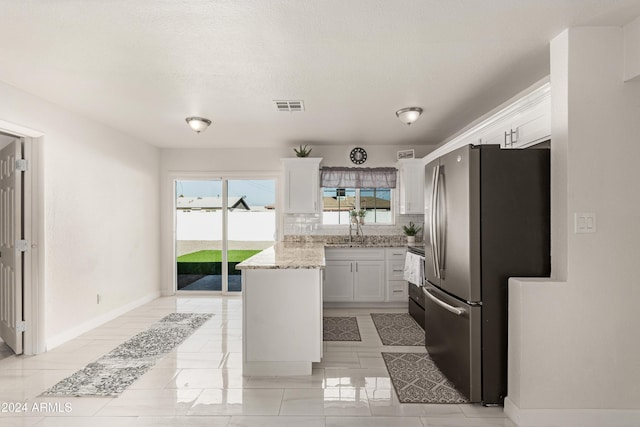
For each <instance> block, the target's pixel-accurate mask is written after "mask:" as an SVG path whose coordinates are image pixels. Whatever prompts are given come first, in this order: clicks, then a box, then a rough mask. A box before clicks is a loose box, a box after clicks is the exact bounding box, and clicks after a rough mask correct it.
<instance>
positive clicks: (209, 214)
mask: <svg viewBox="0 0 640 427" xmlns="http://www.w3.org/2000/svg"><path fill="white" fill-rule="evenodd" d="M175 189H176V193H175V194H176V203H175V206H176V216H175V217H176V241H175V248H176V255H177V259H176V262H177V269H176V270H177V277H176V284H177V286H176V288H177V290H178V291H219V292H223V293H227V292H239V291H241V290H242V284H241V280H240V278H241V276H240V271H238V270H236V269H235V266H236V265H237V264H238V263H239V262H242V261H243V260H245V259H247V258H249V257H250V256H252V255H255V254H256V253H258V252H260V251H261V250H263V249H265V248H267V247H269V246H271V245H273V243H274V241H275V238H276V212H275V205H276V203H275V193H276V182H275V180H274V179H225V178H221V179H217V180H177V181H176V185H175Z"/></svg>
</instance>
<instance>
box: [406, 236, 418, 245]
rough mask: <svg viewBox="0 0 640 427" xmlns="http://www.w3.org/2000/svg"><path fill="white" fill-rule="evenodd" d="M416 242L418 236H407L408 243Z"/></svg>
mask: <svg viewBox="0 0 640 427" xmlns="http://www.w3.org/2000/svg"><path fill="white" fill-rule="evenodd" d="M415 242H416V236H407V243H408V244H410V245H411V244H414V243H415Z"/></svg>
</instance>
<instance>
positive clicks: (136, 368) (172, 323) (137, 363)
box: [42, 313, 213, 397]
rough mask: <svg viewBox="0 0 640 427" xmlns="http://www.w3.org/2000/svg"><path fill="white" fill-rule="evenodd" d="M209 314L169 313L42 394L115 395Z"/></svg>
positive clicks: (173, 346) (178, 342)
mask: <svg viewBox="0 0 640 427" xmlns="http://www.w3.org/2000/svg"><path fill="white" fill-rule="evenodd" d="M212 316H213V314H207V313H203V314H201V313H172V314H169V315H167V316H165V317H164V318H162V319H161V320H159V321H158V322H156V323H154V324H153V325H151V327H150V328H149V329H147V330H145V331H143V332H140V333H139V334H137V335H135V336H134V337H133V338H131V339H129V340H127V341H125V342H124V343H122V344H120V345H119V346H118V347H116V348H114V349H113V350H112V351H111V352H109V353H107V354H106V355H104V356H102V357H101V358H100V359H98V360H97V361H95V362H93V363H89V364H88V365H87V366H85V367H84V368H83V369H81V370H79V371H78V372H76V373H74V374H73V375H71V376H70V377H67V378H65V379H64V380H62V381H60V382H59V383H57V384H56V385H54V386H53V387H51V388H50V389H49V390H47V391H45V392H44V393H42V396H94V397H95V396H98V397H100V396H104V397H107V396H117V395H119V394H120V393H122V392H123V391H124V390H125V389H126V388H127V387H129V386H130V385H131V384H132V383H133V382H134V381H136V380H137V379H138V378H140V377H141V376H142V375H143V374H144V373H145V372H147V371H148V370H149V369H151V367H153V365H155V363H156V361H158V360H159V359H160V358H162V356H164V355H165V354H166V353H168V352H170V351H171V350H173V349H174V348H175V347H176V346H178V345H179V344H180V343H182V342H183V341H184V340H185V339H186V338H187V337H188V336H189V335H191V334H192V333H193V332H194V331H195V330H196V329H198V328H199V327H200V326H202V325H203V324H204V323H205V322H206V321H207V320H209V319H210V318H211V317H212Z"/></svg>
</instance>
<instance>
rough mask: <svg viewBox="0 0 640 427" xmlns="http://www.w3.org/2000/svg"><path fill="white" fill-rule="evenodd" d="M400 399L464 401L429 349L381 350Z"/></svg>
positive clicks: (413, 400)
mask: <svg viewBox="0 0 640 427" xmlns="http://www.w3.org/2000/svg"><path fill="white" fill-rule="evenodd" d="M382 358H383V359H384V363H385V364H386V365H387V371H389V376H390V377H391V382H392V383H393V388H394V389H395V390H396V394H397V395H398V400H399V401H400V403H467V402H468V400H467V399H466V398H465V397H464V396H463V395H462V394H461V393H460V392H459V391H458V390H456V389H455V387H454V385H453V384H452V383H451V382H450V381H449V380H448V379H447V378H446V377H445V376H444V375H443V374H442V372H441V371H440V369H438V367H437V366H436V364H435V363H434V362H433V360H432V359H431V357H429V354H428V353H382Z"/></svg>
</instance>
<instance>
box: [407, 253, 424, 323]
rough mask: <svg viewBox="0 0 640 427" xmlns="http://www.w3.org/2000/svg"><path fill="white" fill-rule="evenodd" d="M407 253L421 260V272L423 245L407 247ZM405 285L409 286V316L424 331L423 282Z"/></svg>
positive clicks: (409, 282)
mask: <svg viewBox="0 0 640 427" xmlns="http://www.w3.org/2000/svg"><path fill="white" fill-rule="evenodd" d="M407 252H410V253H412V254H416V255H418V256H419V257H420V258H421V262H422V271H424V245H409V246H408V247H407ZM407 283H408V286H409V314H410V315H411V317H413V318H414V319H415V321H416V322H418V325H420V326H421V327H422V329H424V306H425V296H424V292H422V287H423V286H424V282H423V283H411V281H408V282H407Z"/></svg>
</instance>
